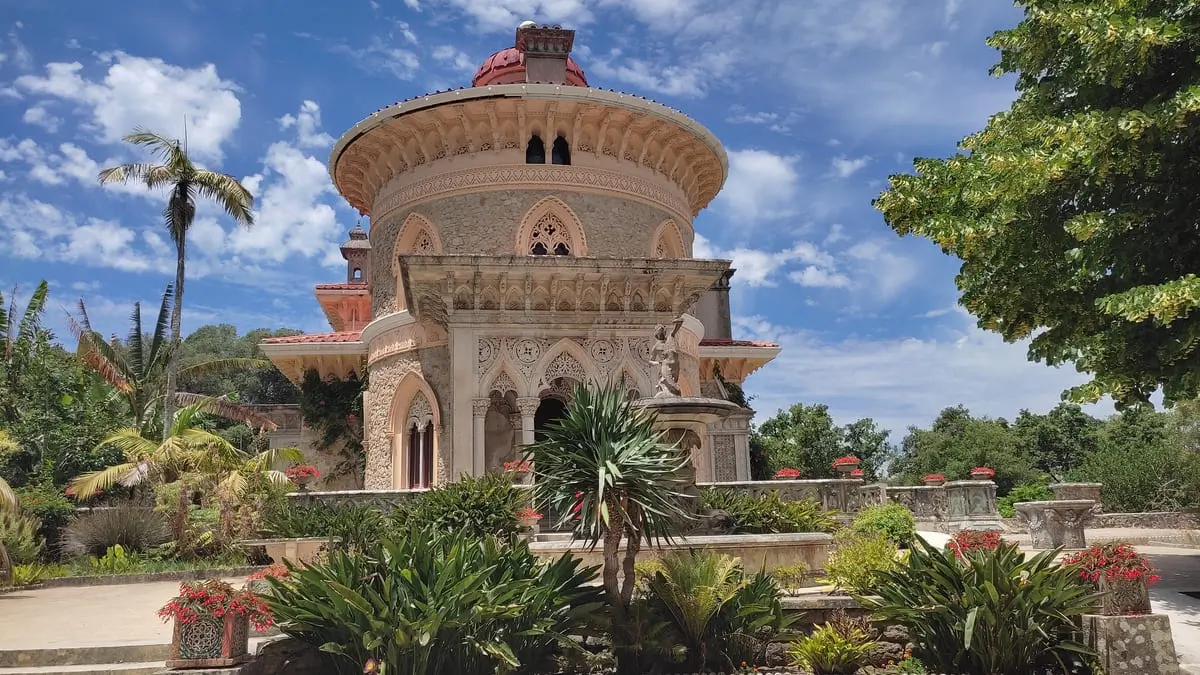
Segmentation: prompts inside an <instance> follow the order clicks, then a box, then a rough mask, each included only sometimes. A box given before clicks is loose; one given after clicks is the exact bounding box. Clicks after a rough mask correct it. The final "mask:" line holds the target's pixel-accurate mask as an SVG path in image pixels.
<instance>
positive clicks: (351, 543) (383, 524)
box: [263, 501, 416, 551]
mask: <svg viewBox="0 0 1200 675" xmlns="http://www.w3.org/2000/svg"><path fill="white" fill-rule="evenodd" d="M402 513H403V516H402V517H398V518H396V519H395V520H396V521H397V525H398V526H399V527H400V528H403V527H404V526H405V524H406V523H407V522H408V521H414V520H416V519H415V518H413V517H412V515H411V513H412V512H411V511H402ZM391 528H392V525H391V524H390V523H389V522H388V521H387V519H385V518H384V516H383V513H381V512H380V511H379V509H377V508H376V507H374V506H372V505H370V504H353V503H346V504H339V505H337V506H330V505H327V504H322V503H316V504H289V503H287V502H286V501H281V502H278V503H276V504H273V505H272V507H271V509H270V510H269V511H268V512H267V514H266V515H265V516H264V518H263V530H264V532H265V533H266V534H269V535H270V536H273V537H283V538H301V537H329V538H332V539H337V540H338V541H337V547H338V548H341V549H343V550H351V551H361V550H365V549H367V548H368V547H369V545H370V544H371V543H373V542H376V541H379V540H380V539H382V538H385V537H387V536H388V534H389V532H390V531H391Z"/></svg>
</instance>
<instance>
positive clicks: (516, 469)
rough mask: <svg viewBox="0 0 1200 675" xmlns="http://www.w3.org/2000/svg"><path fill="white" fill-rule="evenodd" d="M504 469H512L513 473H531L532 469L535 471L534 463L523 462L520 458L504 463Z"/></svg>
mask: <svg viewBox="0 0 1200 675" xmlns="http://www.w3.org/2000/svg"><path fill="white" fill-rule="evenodd" d="M504 470H505V471H511V472H513V473H529V472H530V471H533V465H532V464H530V463H529V462H523V461H521V460H519V459H514V460H512V461H510V462H505V463H504Z"/></svg>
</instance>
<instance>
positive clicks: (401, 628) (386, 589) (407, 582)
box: [264, 527, 603, 675]
mask: <svg viewBox="0 0 1200 675" xmlns="http://www.w3.org/2000/svg"><path fill="white" fill-rule="evenodd" d="M595 576H596V568H594V567H593V568H584V569H581V568H580V567H579V561H578V560H576V559H574V558H573V557H571V556H570V554H565V555H563V556H562V557H561V558H558V559H557V560H554V561H552V562H548V563H544V562H540V561H539V560H538V559H537V558H536V557H535V556H534V555H533V554H532V553H531V552H530V551H529V546H528V544H526V543H525V542H523V541H514V542H501V541H500V540H498V539H496V538H495V537H484V538H475V537H472V536H470V535H467V534H465V533H461V532H442V531H437V530H434V529H431V528H429V527H424V528H422V529H419V530H412V531H410V532H408V533H406V534H405V536H403V537H401V538H398V539H397V540H395V541H382V542H378V543H375V544H372V545H369V546H368V547H366V549H365V550H363V551H362V552H361V553H360V554H349V553H346V552H343V551H332V552H331V553H330V554H329V558H328V560H327V561H326V562H321V563H316V564H312V565H309V566H308V567H305V568H300V569H296V568H292V569H291V573H290V574H289V575H288V576H287V577H286V578H283V579H280V578H269V579H268V583H269V584H270V586H271V593H270V594H269V595H268V596H265V598H264V599H265V600H266V601H267V603H268V604H269V605H270V607H271V610H272V613H273V614H274V616H275V620H276V621H277V622H278V623H279V626H280V629H281V630H282V631H283V632H284V633H286V634H288V635H291V636H293V637H296V638H298V639H300V640H303V641H304V642H307V643H309V644H311V645H314V646H316V647H319V648H320V649H321V650H323V651H325V652H328V653H331V654H333V655H335V664H336V667H337V670H338V672H339V673H342V674H347V675H348V674H354V675H358V674H360V673H362V672H363V664H365V663H367V662H368V661H372V660H373V661H374V663H376V664H378V665H379V666H380V667H382V668H386V672H388V673H405V674H412V675H424V674H430V675H432V674H435V673H457V674H461V675H476V674H480V675H482V674H483V673H489V674H490V673H493V672H511V671H512V670H517V669H520V671H519V672H537V669H539V668H552V664H551V663H550V661H551V659H553V658H554V657H555V656H557V655H559V654H561V653H562V652H563V651H564V650H566V649H573V648H574V647H573V646H572V645H570V644H568V643H569V642H570V640H569V636H570V635H576V634H582V633H584V632H585V630H584V627H585V626H587V625H592V624H593V623H594V622H596V621H598V620H599V619H600V608H601V606H602V602H601V600H602V597H603V590H602V589H601V588H600V587H599V586H595V585H593V581H594V579H595Z"/></svg>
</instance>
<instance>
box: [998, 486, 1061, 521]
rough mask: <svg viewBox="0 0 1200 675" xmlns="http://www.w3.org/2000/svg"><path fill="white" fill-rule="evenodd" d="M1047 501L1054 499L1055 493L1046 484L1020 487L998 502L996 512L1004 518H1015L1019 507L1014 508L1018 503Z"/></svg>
mask: <svg viewBox="0 0 1200 675" xmlns="http://www.w3.org/2000/svg"><path fill="white" fill-rule="evenodd" d="M1047 499H1054V493H1053V492H1051V491H1050V488H1048V487H1046V485H1045V484H1044V483H1031V484H1026V485H1018V486H1016V487H1015V488H1013V489H1012V492H1009V493H1008V494H1006V495H1004V496H1003V497H1001V498H999V499H997V500H996V511H998V512H999V513H1000V515H1001V516H1002V517H1004V518H1013V517H1015V516H1016V515H1017V507H1016V506H1014V505H1015V504H1016V503H1017V502H1040V501H1045V500H1047Z"/></svg>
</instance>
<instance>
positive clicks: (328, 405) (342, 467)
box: [300, 368, 367, 484]
mask: <svg viewBox="0 0 1200 675" xmlns="http://www.w3.org/2000/svg"><path fill="white" fill-rule="evenodd" d="M366 390H367V379H366V378H365V377H363V378H359V377H358V376H357V375H356V374H354V373H351V374H350V375H349V376H348V377H346V378H345V379H342V378H338V377H334V376H329V377H327V378H324V379H322V378H321V374H320V373H318V372H317V371H316V370H314V369H311V368H310V369H308V370H306V371H304V376H303V377H302V378H301V381H300V413H301V414H302V415H303V416H304V422H305V424H308V425H309V426H311V427H312V428H313V430H314V431H315V432H316V433H317V436H318V440H317V443H316V447H315V449H316V450H320V451H336V452H337V454H338V455H339V456H340V457H341V460H340V461H339V462H338V463H337V465H335V466H334V467H333V470H332V471H331V472H330V475H331V476H333V477H336V476H346V475H352V476H354V477H355V480H357V481H359V484H361V480H362V477H363V468H364V466H365V462H366V455H365V453H364V452H363V409H362V395H363V392H364V391H366Z"/></svg>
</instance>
